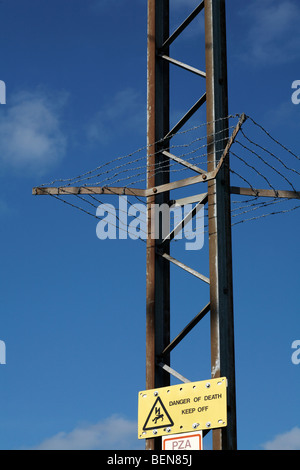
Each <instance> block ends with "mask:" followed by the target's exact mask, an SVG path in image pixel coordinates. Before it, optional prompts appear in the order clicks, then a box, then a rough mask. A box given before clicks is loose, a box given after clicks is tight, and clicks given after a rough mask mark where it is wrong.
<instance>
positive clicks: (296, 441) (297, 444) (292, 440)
mask: <svg viewBox="0 0 300 470" xmlns="http://www.w3.org/2000/svg"><path fill="white" fill-rule="evenodd" d="M262 447H263V448H264V449H265V450H300V428H298V427H295V428H293V429H291V430H290V431H288V432H285V433H283V434H278V435H277V436H275V438H274V439H273V440H272V441H268V442H266V443H265V444H263V445H262Z"/></svg>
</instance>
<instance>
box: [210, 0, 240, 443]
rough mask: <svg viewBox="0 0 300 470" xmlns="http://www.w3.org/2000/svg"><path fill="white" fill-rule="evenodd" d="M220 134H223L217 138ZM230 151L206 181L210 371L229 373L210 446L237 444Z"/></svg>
mask: <svg viewBox="0 0 300 470" xmlns="http://www.w3.org/2000/svg"><path fill="white" fill-rule="evenodd" d="M225 15H226V12H225V0H205V50H206V80H207V84H206V95H207V98H206V103H207V122H208V125H207V135H208V142H207V144H208V155H209V158H208V161H209V163H208V171H212V170H214V169H215V167H216V165H217V163H218V160H219V159H220V156H221V155H222V152H223V150H224V147H225V146H226V139H227V138H228V120H227V119H226V117H227V116H228V90H227V52H226V17H225ZM222 139H224V140H222ZM229 181H230V172H229V157H228V158H227V159H226V161H225V164H224V165H223V167H222V169H221V171H220V172H219V173H218V175H217V177H216V178H215V179H214V180H212V181H210V182H209V184H208V216H209V264H210V286H211V287H210V311H211V368H212V377H213V378H215V377H220V376H226V377H227V379H228V426H227V427H226V428H220V429H216V430H213V449H214V450H217V449H220V450H221V449H236V446H237V438H236V397H235V359H234V324H233V323H234V322H233V292H232V289H233V288H232V249H231V219H230V182H229Z"/></svg>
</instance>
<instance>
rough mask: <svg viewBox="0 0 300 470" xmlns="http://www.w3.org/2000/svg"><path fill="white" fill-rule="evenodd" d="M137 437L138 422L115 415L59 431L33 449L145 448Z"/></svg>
mask: <svg viewBox="0 0 300 470" xmlns="http://www.w3.org/2000/svg"><path fill="white" fill-rule="evenodd" d="M143 448H144V446H143V443H141V442H140V441H138V438H137V423H136V422H135V421H130V420H128V419H126V418H123V417H120V416H117V415H114V416H111V417H110V418H107V419H106V420H103V421H99V422H98V423H96V424H83V425H80V426H78V427H76V428H75V429H73V430H72V431H70V432H63V431H62V432H59V433H57V434H56V435H55V436H52V437H50V438H48V439H46V440H44V441H43V442H42V443H41V444H39V445H37V446H35V447H34V449H32V450H135V449H143Z"/></svg>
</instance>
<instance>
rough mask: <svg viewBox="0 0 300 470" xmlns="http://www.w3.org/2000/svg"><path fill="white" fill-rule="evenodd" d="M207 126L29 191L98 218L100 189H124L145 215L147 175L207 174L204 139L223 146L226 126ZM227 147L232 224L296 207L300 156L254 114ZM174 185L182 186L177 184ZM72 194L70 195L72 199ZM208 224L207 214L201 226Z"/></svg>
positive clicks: (204, 184)
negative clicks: (213, 130) (154, 158)
mask: <svg viewBox="0 0 300 470" xmlns="http://www.w3.org/2000/svg"><path fill="white" fill-rule="evenodd" d="M240 118H241V115H239V114H236V115H230V116H227V117H226V118H224V119H226V122H228V127H227V129H226V133H227V132H228V134H229V135H232V133H233V130H234V129H235V128H236V122H237V120H239V119H240ZM206 129H207V123H202V124H200V125H198V126H194V127H192V128H189V129H187V130H183V131H180V132H177V133H176V134H174V135H172V136H168V138H167V140H164V139H162V140H160V141H158V142H155V143H153V144H151V145H148V146H144V147H141V148H139V149H137V150H135V151H134V152H132V153H129V154H127V155H124V156H119V157H116V158H115V159H113V160H110V161H106V162H103V163H102V164H101V165H99V166H98V167H96V168H94V169H93V170H89V171H86V172H84V173H82V174H80V175H77V176H75V177H72V178H64V179H62V178H61V179H56V180H53V181H51V182H50V183H47V184H43V185H41V186H39V187H38V188H35V189H34V191H33V194H48V195H50V196H51V197H53V198H55V199H58V200H60V201H61V202H63V203H65V204H67V205H69V206H71V207H72V208H75V209H78V210H80V211H82V212H84V213H85V214H88V215H89V216H92V217H94V218H96V219H99V218H101V216H99V215H97V208H98V207H99V205H103V204H106V202H107V201H105V196H103V195H104V194H106V195H107V194H111V195H119V196H120V195H126V197H127V203H128V205H129V206H133V205H134V202H136V201H138V202H139V203H141V204H139V210H140V212H141V214H142V216H144V217H145V218H146V201H147V192H146V190H147V188H146V185H147V180H148V179H149V177H151V176H154V175H156V176H157V175H160V174H162V173H165V172H168V174H169V175H170V182H172V181H178V180H181V179H182V178H191V177H192V176H195V174H197V173H198V174H207V164H208V162H209V161H210V159H211V158H212V155H211V154H209V153H208V151H207V141H208V139H210V140H211V139H212V138H213V140H214V143H216V144H221V146H222V148H225V146H226V143H227V141H228V137H227V136H226V137H224V131H223V130H222V133H219V134H218V133H217V134H215V135H214V136H209V135H207V133H206ZM170 141H171V142H172V144H171V145H170ZM162 152H163V153H164V155H165V157H164V158H163V159H162V158H157V160H158V162H157V163H155V164H149V159H150V157H152V156H154V155H157V156H159V155H161V154H162ZM228 153H229V155H230V160H229V161H230V172H231V189H232V191H231V192H232V196H231V218H232V225H233V226H236V225H239V224H242V223H245V222H250V221H254V220H258V219H261V218H266V217H269V216H272V215H278V214H286V213H288V212H293V211H295V210H297V209H299V208H300V200H299V199H300V192H297V191H300V157H299V156H298V155H297V154H295V153H294V152H293V151H292V150H290V149H289V148H287V147H286V146H285V145H283V144H282V143H280V142H279V141H278V140H277V139H275V138H274V137H273V136H272V135H271V134H270V133H269V132H268V131H267V130H266V129H265V128H264V127H263V126H261V125H260V124H258V123H257V122H256V121H255V120H254V119H252V118H251V117H249V116H246V121H245V122H244V123H243V125H242V126H241V128H240V129H239V132H238V133H237V135H235V138H234V141H233V143H232V145H231V147H230V150H229V152H228ZM220 159H221V155H220ZM199 184H200V183H199ZM207 184H209V181H207V182H206V181H205V178H203V182H201V192H204V191H206V188H207ZM240 185H242V186H243V188H242V189H243V191H241V190H240V189H241V188H240ZM137 187H138V188H139V189H137ZM198 187H199V185H198ZM177 190H178V191H180V186H179V187H178V188H177ZM70 195H73V196H74V198H72V199H71V198H70V197H69V196H70ZM106 205H107V204H106ZM107 206H108V205H107ZM119 210H121V212H119V216H116V221H117V224H118V229H119V230H121V231H122V230H128V228H127V227H123V226H122V221H121V220H120V219H121V218H122V217H120V215H121V216H122V209H119ZM206 210H207V208H206ZM108 211H109V207H108ZM207 227H208V223H207V220H206V223H205V225H204V230H205V231H207ZM140 230H141V232H144V233H143V234H144V237H141V239H142V240H143V241H145V237H146V230H145V229H143V228H141V229H140Z"/></svg>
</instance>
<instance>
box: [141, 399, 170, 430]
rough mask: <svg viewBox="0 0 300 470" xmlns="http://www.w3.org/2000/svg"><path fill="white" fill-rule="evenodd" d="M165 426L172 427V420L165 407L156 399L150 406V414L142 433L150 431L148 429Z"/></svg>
mask: <svg viewBox="0 0 300 470" xmlns="http://www.w3.org/2000/svg"><path fill="white" fill-rule="evenodd" d="M167 426H174V423H173V420H172V418H171V416H170V415H169V413H168V412H167V410H166V408H165V405H164V404H163V402H162V401H161V399H160V398H159V397H158V398H157V399H156V400H155V402H154V405H153V406H152V408H151V410H150V413H149V414H148V417H147V419H146V422H145V424H144V426H143V431H150V429H159V428H165V427H167Z"/></svg>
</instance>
